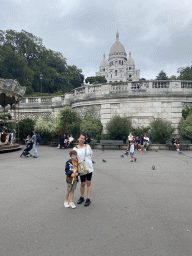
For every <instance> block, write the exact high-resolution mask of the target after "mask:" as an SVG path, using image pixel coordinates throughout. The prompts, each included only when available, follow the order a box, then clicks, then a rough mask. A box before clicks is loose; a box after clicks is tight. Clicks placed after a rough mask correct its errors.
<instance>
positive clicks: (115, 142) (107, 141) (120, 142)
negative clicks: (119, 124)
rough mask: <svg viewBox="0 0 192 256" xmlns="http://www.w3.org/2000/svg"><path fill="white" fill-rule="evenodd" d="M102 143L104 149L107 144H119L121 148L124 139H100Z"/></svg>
mask: <svg viewBox="0 0 192 256" xmlns="http://www.w3.org/2000/svg"><path fill="white" fill-rule="evenodd" d="M100 144H101V146H102V149H103V150H104V147H105V146H117V147H118V149H119V150H120V146H121V145H123V140H100Z"/></svg>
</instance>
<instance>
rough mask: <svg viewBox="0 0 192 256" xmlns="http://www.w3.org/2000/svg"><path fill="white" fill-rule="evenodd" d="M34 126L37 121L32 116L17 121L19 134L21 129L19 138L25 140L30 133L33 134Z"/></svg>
mask: <svg viewBox="0 0 192 256" xmlns="http://www.w3.org/2000/svg"><path fill="white" fill-rule="evenodd" d="M34 127H35V121H34V120H32V119H30V118H26V119H23V120H21V121H19V122H18V123H17V134H18V130H19V138H20V139H21V140H23V139H26V138H27V136H28V135H33V131H34Z"/></svg>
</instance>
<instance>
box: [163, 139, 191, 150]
mask: <svg viewBox="0 0 192 256" xmlns="http://www.w3.org/2000/svg"><path fill="white" fill-rule="evenodd" d="M179 143H180V146H179V148H180V149H182V150H189V145H190V144H191V141H190V140H179ZM166 145H167V146H168V147H169V150H170V149H172V150H173V149H176V147H175V146H174V145H173V144H172V141H170V140H166Z"/></svg>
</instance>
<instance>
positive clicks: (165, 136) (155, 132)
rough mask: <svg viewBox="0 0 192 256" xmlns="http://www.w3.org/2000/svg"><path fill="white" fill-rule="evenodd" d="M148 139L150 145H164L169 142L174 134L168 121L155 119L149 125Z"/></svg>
mask: <svg viewBox="0 0 192 256" xmlns="http://www.w3.org/2000/svg"><path fill="white" fill-rule="evenodd" d="M150 126H151V129H150V130H149V138H150V140H151V141H152V143H159V144H164V143H165V142H166V140H169V139H170V138H171V136H172V133H173V132H174V130H175V129H174V128H173V127H172V124H171V123H170V122H168V121H163V120H161V119H156V120H154V121H152V122H151V123H150Z"/></svg>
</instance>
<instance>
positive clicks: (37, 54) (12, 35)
mask: <svg viewBox="0 0 192 256" xmlns="http://www.w3.org/2000/svg"><path fill="white" fill-rule="evenodd" d="M41 73H42V74H43V79H42V88H43V92H45V93H54V92H57V91H61V92H63V93H65V92H69V91H71V90H73V89H74V88H76V87H79V86H81V83H82V82H83V80H84V76H83V75H82V70H81V69H78V68H77V67H76V66H68V65H67V62H66V58H64V57H63V55H62V54H61V53H60V52H55V51H52V50H50V49H46V47H45V46H44V45H43V40H42V39H40V38H38V37H36V36H34V35H33V34H31V33H28V32H26V31H24V30H22V31H21V32H16V31H14V30H6V31H2V30H1V31H0V77H3V78H12V79H17V80H18V81H19V83H20V84H21V85H22V86H26V87H27V93H31V92H33V91H35V92H39V91H40V88H41V81H40V78H39V75H40V74H41Z"/></svg>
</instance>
